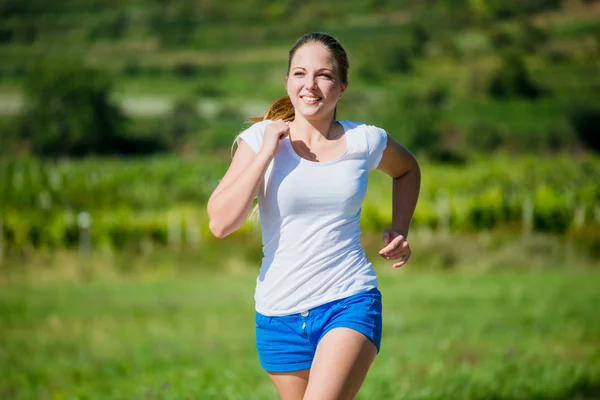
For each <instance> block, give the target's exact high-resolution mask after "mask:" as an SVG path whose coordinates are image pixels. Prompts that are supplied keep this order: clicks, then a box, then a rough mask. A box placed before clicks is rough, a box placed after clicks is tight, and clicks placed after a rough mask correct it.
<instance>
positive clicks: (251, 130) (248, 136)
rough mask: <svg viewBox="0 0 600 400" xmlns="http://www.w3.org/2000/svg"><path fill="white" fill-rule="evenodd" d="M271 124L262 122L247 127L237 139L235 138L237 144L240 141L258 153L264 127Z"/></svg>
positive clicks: (268, 121)
mask: <svg viewBox="0 0 600 400" xmlns="http://www.w3.org/2000/svg"><path fill="white" fill-rule="evenodd" d="M270 123H271V120H268V119H267V120H263V121H258V122H254V123H253V124H251V125H250V126H247V127H246V128H245V129H244V130H243V131H242V132H241V133H240V134H239V135H237V137H236V138H235V140H236V142H237V144H238V145H239V144H240V141H242V140H243V141H245V142H246V143H248V145H250V147H251V148H252V150H254V152H258V150H259V149H260V146H261V145H262V140H263V137H264V135H265V127H266V126H267V125H269V124H270Z"/></svg>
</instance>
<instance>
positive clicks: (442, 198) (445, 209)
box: [436, 189, 450, 235]
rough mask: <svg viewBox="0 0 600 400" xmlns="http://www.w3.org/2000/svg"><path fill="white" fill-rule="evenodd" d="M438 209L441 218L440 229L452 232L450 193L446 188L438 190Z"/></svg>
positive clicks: (439, 218) (445, 232)
mask: <svg viewBox="0 0 600 400" xmlns="http://www.w3.org/2000/svg"><path fill="white" fill-rule="evenodd" d="M436 211H437V214H438V220H439V230H440V231H441V232H442V233H443V234H444V235H447V234H449V233H450V194H449V193H448V191H447V190H445V189H440V190H438V193H437V196H436Z"/></svg>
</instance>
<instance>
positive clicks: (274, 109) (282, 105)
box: [250, 96, 295, 122]
mask: <svg viewBox="0 0 600 400" xmlns="http://www.w3.org/2000/svg"><path fill="white" fill-rule="evenodd" d="M294 116H295V113H294V105H293V104H292V101H291V100H290V96H283V97H281V98H279V99H277V100H275V101H274V102H273V104H271V106H270V107H269V109H268V110H267V112H266V113H265V115H264V116H263V117H262V118H261V117H259V118H250V121H252V122H260V121H264V120H267V119H270V120H273V121H274V120H277V119H281V120H283V121H286V122H291V121H293V120H294Z"/></svg>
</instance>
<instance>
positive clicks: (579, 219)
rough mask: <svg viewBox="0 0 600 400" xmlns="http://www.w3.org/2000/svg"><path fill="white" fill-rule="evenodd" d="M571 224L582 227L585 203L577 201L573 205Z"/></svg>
mask: <svg viewBox="0 0 600 400" xmlns="http://www.w3.org/2000/svg"><path fill="white" fill-rule="evenodd" d="M573 225H575V228H583V225H585V203H579V204H577V206H576V207H575V214H574V216H573Z"/></svg>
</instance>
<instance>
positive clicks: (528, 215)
mask: <svg viewBox="0 0 600 400" xmlns="http://www.w3.org/2000/svg"><path fill="white" fill-rule="evenodd" d="M533 207H534V204H533V200H532V199H531V197H529V196H528V197H526V198H525V200H524V201H523V234H524V235H529V234H530V233H531V232H532V231H533Z"/></svg>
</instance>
